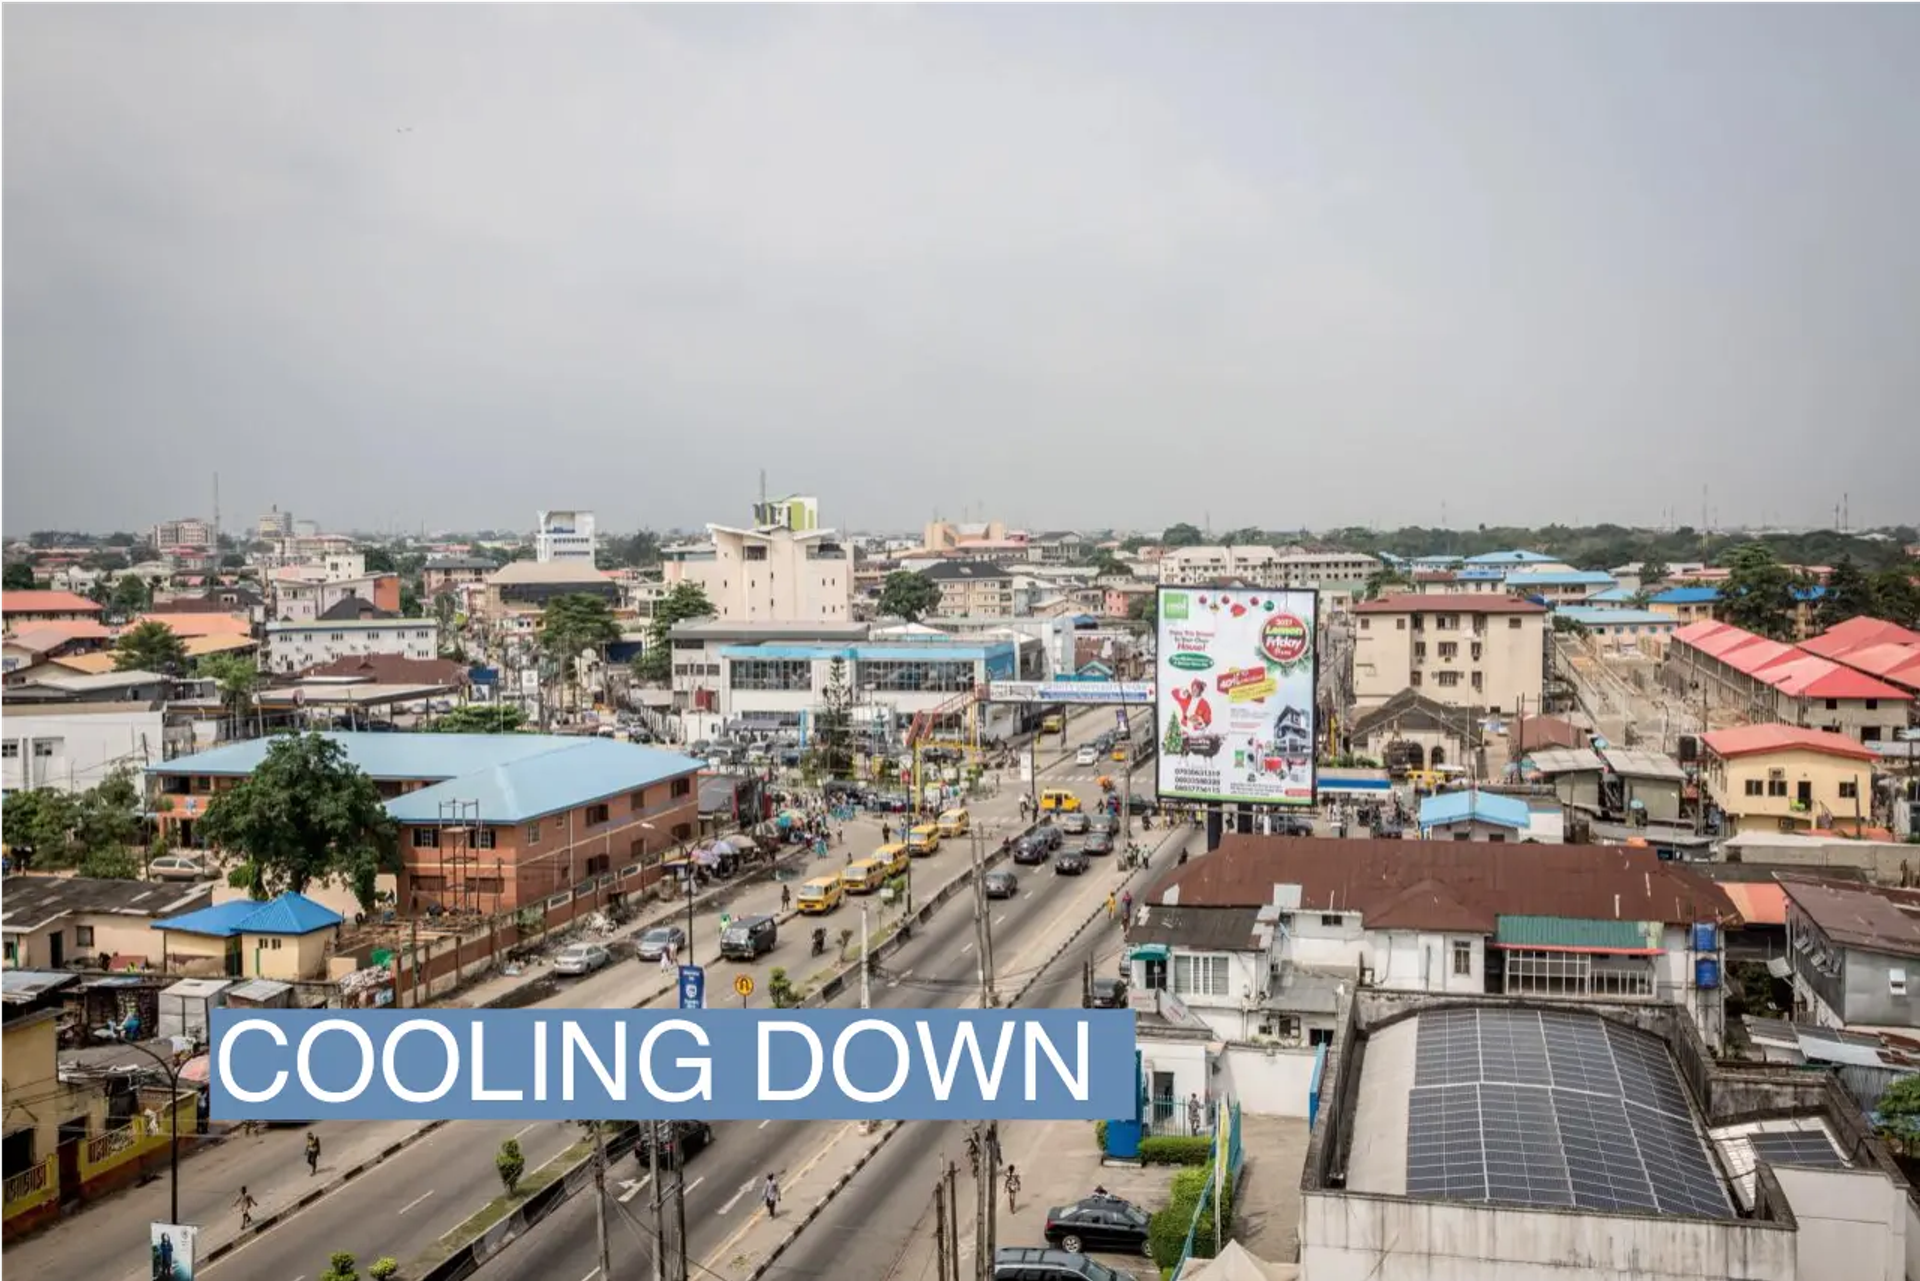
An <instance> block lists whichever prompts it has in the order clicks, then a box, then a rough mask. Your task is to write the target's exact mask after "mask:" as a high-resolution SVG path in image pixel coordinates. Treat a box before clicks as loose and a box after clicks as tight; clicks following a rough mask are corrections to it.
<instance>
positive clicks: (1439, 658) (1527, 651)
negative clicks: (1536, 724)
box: [1353, 595, 1547, 711]
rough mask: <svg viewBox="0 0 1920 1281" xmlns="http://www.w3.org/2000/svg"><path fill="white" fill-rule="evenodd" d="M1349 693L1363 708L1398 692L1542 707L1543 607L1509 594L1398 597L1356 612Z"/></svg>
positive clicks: (1496, 707)
mask: <svg viewBox="0 0 1920 1281" xmlns="http://www.w3.org/2000/svg"><path fill="white" fill-rule="evenodd" d="M1353 612H1354V613H1355V614H1356V615H1357V616H1358V618H1357V624H1358V628H1357V630H1356V632H1355V633H1354V657H1353V693H1354V702H1355V706H1356V707H1357V708H1359V709H1361V710H1365V709H1366V708H1369V707H1375V706H1378V705H1380V704H1382V703H1384V702H1386V701H1387V700H1388V699H1389V698H1392V697H1393V696H1394V695H1395V694H1397V693H1399V692H1400V691H1401V690H1403V689H1415V690H1419V691H1420V692H1421V693H1423V694H1425V695H1426V696H1427V697H1429V698H1431V699H1434V700H1435V701H1437V702H1440V703H1445V704H1447V705H1449V706H1453V707H1484V708H1487V709H1489V710H1492V711H1515V710H1518V709H1519V708H1520V707H1521V706H1522V705H1523V704H1524V705H1525V706H1529V707H1538V706H1539V705H1540V694H1541V688H1542V686H1543V685H1544V684H1545V681H1546V666H1547V650H1546V645H1547V608H1546V606H1544V605H1538V604H1535V603H1533V602H1532V601H1525V600H1518V599H1515V598H1514V597H1510V596H1471V595H1454V596H1442V595H1403V596H1389V597H1385V598H1383V599H1381V600H1373V601H1364V602H1362V603H1361V604H1358V605H1356V606H1354V610H1353Z"/></svg>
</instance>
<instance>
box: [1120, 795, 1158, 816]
mask: <svg viewBox="0 0 1920 1281" xmlns="http://www.w3.org/2000/svg"><path fill="white" fill-rule="evenodd" d="M1155 804H1156V802H1155V801H1154V799H1153V798H1152V797H1151V796H1142V795H1141V794H1140V793H1138V792H1135V793H1134V794H1133V795H1131V796H1129V797H1127V813H1129V814H1151V813H1153V810H1154V806H1155Z"/></svg>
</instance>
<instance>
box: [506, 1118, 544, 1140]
mask: <svg viewBox="0 0 1920 1281" xmlns="http://www.w3.org/2000/svg"><path fill="white" fill-rule="evenodd" d="M541 1124H542V1122H539V1121H535V1122H534V1123H533V1124H532V1125H523V1126H521V1127H520V1128H519V1129H517V1130H515V1131H514V1132H513V1137H514V1138H516V1139H517V1138H519V1137H520V1136H521V1135H523V1134H525V1133H526V1132H527V1131H528V1130H537V1129H539V1128H540V1126H541Z"/></svg>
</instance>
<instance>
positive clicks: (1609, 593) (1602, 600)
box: [1587, 587, 1633, 605]
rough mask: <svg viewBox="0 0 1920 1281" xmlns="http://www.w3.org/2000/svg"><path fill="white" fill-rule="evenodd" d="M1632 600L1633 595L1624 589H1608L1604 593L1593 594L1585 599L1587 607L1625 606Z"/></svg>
mask: <svg viewBox="0 0 1920 1281" xmlns="http://www.w3.org/2000/svg"><path fill="white" fill-rule="evenodd" d="M1632 599H1633V593H1632V592H1630V591H1628V590H1627V589H1626V588H1624V587H1609V588H1607V590H1606V591H1604V592H1595V593H1594V594H1593V595H1591V596H1589V597H1587V604H1589V605H1609V604H1625V603H1626V602H1627V601H1630V600H1632Z"/></svg>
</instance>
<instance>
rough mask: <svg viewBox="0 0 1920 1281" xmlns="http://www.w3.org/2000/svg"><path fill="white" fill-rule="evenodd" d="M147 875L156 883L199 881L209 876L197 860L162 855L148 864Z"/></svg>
mask: <svg viewBox="0 0 1920 1281" xmlns="http://www.w3.org/2000/svg"><path fill="white" fill-rule="evenodd" d="M147 875H148V876H150V877H152V878H153V879H154V880H156V881H197V880H199V879H200V878H201V877H203V876H205V875H207V869H206V867H205V866H203V865H202V864H201V862H200V860H199V859H197V858H190V857H189V856H187V855H185V854H162V855H161V856H160V857H159V858H157V859H154V860H153V861H152V862H151V863H148V864H147Z"/></svg>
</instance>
